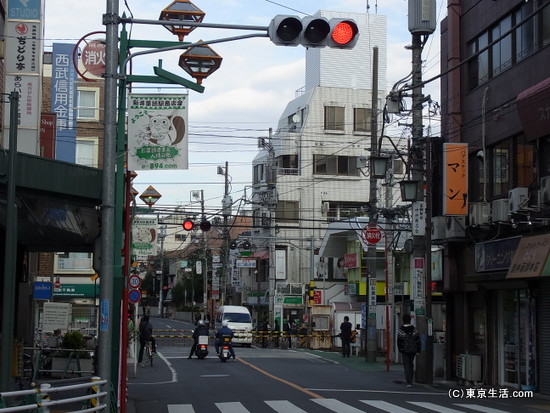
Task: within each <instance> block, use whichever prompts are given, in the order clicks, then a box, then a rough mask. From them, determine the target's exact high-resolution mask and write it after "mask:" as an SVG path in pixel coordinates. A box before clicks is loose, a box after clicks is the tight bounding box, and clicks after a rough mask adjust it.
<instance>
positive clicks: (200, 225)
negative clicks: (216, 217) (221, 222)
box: [199, 219, 212, 232]
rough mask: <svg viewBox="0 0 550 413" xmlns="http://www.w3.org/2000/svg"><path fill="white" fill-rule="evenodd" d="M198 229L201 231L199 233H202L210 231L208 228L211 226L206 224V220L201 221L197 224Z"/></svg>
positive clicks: (208, 223)
mask: <svg viewBox="0 0 550 413" xmlns="http://www.w3.org/2000/svg"><path fill="white" fill-rule="evenodd" d="M199 228H200V229H201V231H204V232H206V231H210V228H212V224H211V223H210V222H208V221H207V220H206V219H203V220H202V221H201V223H200V224H199Z"/></svg>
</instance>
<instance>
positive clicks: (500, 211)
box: [491, 199, 510, 224]
mask: <svg viewBox="0 0 550 413" xmlns="http://www.w3.org/2000/svg"><path fill="white" fill-rule="evenodd" d="M491 210H492V211H491V222H492V223H493V224H496V223H498V222H508V221H510V216H509V215H508V200H507V199H496V200H494V201H493V203H492V204H491Z"/></svg>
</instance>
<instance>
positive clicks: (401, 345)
mask: <svg viewBox="0 0 550 413" xmlns="http://www.w3.org/2000/svg"><path fill="white" fill-rule="evenodd" d="M397 348H398V349H399V352H400V353H401V355H402V357H403V369H404V370H405V380H406V381H407V387H412V384H413V375H414V358H415V356H416V355H417V354H419V353H420V335H419V334H418V330H417V329H416V327H415V326H413V325H412V324H411V316H410V315H409V314H403V325H402V326H401V327H399V330H398V331H397Z"/></svg>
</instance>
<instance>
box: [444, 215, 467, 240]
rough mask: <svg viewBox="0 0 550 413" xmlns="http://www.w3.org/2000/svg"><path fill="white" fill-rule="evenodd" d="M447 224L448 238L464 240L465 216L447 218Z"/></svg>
mask: <svg viewBox="0 0 550 413" xmlns="http://www.w3.org/2000/svg"><path fill="white" fill-rule="evenodd" d="M445 224H446V225H445V228H446V231H445V236H446V238H464V235H465V232H464V228H465V227H466V217H465V216H456V217H446V223H445Z"/></svg>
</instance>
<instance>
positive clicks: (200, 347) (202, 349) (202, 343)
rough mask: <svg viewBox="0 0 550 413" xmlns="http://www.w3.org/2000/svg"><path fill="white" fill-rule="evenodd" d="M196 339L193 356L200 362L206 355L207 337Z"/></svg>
mask: <svg viewBox="0 0 550 413" xmlns="http://www.w3.org/2000/svg"><path fill="white" fill-rule="evenodd" d="M198 338H199V340H198V343H197V348H196V349H195V355H196V356H197V357H198V358H199V359H201V360H202V359H204V358H205V357H206V356H207V355H208V336H199V337H198Z"/></svg>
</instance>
